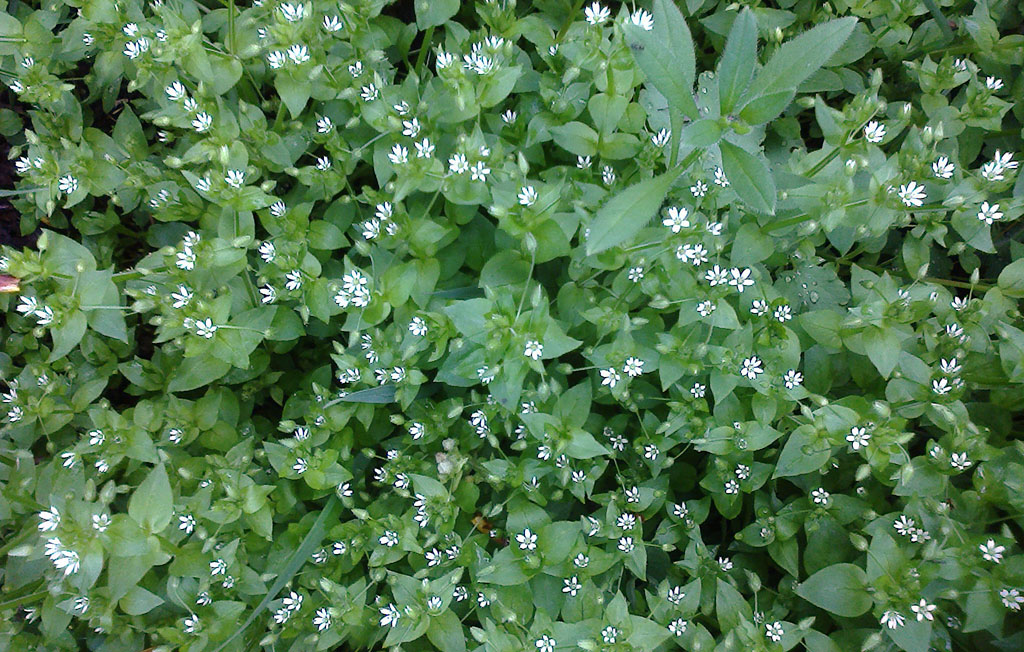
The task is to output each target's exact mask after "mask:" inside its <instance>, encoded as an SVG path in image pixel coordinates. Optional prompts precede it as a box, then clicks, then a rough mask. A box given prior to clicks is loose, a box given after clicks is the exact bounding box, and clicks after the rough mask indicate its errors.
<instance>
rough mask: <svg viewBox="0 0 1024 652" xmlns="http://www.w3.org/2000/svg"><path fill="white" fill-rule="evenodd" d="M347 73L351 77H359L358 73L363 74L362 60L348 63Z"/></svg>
mask: <svg viewBox="0 0 1024 652" xmlns="http://www.w3.org/2000/svg"><path fill="white" fill-rule="evenodd" d="M348 74H350V75H352V76H353V77H359V76H360V75H362V74H363V62H362V61H356V62H355V63H353V64H352V65H350V66H349V67H348Z"/></svg>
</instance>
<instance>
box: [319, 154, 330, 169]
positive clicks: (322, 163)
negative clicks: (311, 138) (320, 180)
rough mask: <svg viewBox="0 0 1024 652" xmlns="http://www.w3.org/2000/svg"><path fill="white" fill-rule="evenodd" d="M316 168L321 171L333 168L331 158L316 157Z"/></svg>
mask: <svg viewBox="0 0 1024 652" xmlns="http://www.w3.org/2000/svg"><path fill="white" fill-rule="evenodd" d="M316 169H317V170H320V171H321V172H326V171H327V170H330V169H331V159H330V157H329V156H319V157H317V159H316Z"/></svg>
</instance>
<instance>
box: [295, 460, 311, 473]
mask: <svg viewBox="0 0 1024 652" xmlns="http://www.w3.org/2000/svg"><path fill="white" fill-rule="evenodd" d="M307 468H309V465H308V464H307V463H306V460H305V459H303V458H301V457H298V458H296V459H295V464H292V471H295V472H296V473H298V474H300V475H301V474H303V473H305V472H306V469H307Z"/></svg>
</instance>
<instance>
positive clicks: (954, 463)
mask: <svg viewBox="0 0 1024 652" xmlns="http://www.w3.org/2000/svg"><path fill="white" fill-rule="evenodd" d="M949 465H950V466H951V467H953V468H954V469H956V470H958V471H966V470H967V469H969V468H970V467H971V461H970V460H969V459H967V453H953V454H952V455H950V457H949Z"/></svg>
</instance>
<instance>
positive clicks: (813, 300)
mask: <svg viewBox="0 0 1024 652" xmlns="http://www.w3.org/2000/svg"><path fill="white" fill-rule="evenodd" d="M810 296H811V303H818V293H817V292H815V291H814V290H811V295H810Z"/></svg>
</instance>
